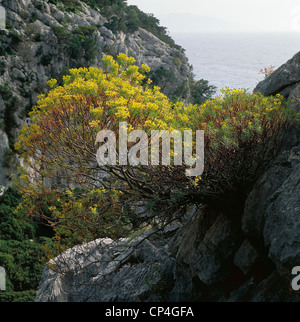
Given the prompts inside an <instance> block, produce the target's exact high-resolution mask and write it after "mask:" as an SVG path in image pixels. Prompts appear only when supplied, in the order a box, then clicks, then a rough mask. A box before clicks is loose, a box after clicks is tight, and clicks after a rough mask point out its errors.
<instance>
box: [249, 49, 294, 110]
mask: <svg viewBox="0 0 300 322" xmlns="http://www.w3.org/2000/svg"><path fill="white" fill-rule="evenodd" d="M254 92H261V93H262V94H264V95H266V96H269V95H276V94H281V95H283V96H284V97H285V98H286V99H287V100H288V101H289V102H291V104H292V107H293V108H294V109H295V110H297V111H300V99H299V97H300V52H299V53H297V54H296V55H295V56H294V57H293V58H292V59H290V60H289V61H288V62H287V63H285V64H283V65H282V66H281V67H279V68H278V69H277V70H276V71H275V72H274V73H272V74H271V75H270V76H269V77H267V78H266V79H265V80H263V81H261V82H260V83H259V84H258V85H257V86H256V88H255V89H254Z"/></svg>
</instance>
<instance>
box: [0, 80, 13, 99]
mask: <svg viewBox="0 0 300 322" xmlns="http://www.w3.org/2000/svg"><path fill="white" fill-rule="evenodd" d="M0 94H1V96H2V98H3V99H4V100H7V99H9V98H10V97H11V95H12V91H11V89H10V87H9V85H8V84H7V83H2V84H1V85H0Z"/></svg>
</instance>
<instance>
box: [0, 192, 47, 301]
mask: <svg viewBox="0 0 300 322" xmlns="http://www.w3.org/2000/svg"><path fill="white" fill-rule="evenodd" d="M20 202H21V195H20V193H19V192H17V191H16V190H13V189H12V188H9V189H8V190H7V191H6V192H5V193H4V194H3V195H2V196H0V266H2V267H4V268H5V270H6V291H5V292H0V302H32V301H33V300H34V297H35V293H36V289H37V287H38V284H39V280H40V278H41V273H42V270H43V267H44V262H43V261H42V259H43V258H44V259H46V258H47V257H48V254H49V251H48V250H51V249H52V248H51V244H52V241H51V239H49V238H46V237H41V235H44V233H45V231H44V230H43V229H42V230H41V229H40V228H39V225H38V223H37V222H36V220H35V219H34V218H33V217H32V216H29V217H27V218H26V215H25V214H24V213H16V210H17V209H18V205H19V203H20ZM48 236H49V237H51V234H48ZM46 244H47V245H48V246H47V247H45V245H46Z"/></svg>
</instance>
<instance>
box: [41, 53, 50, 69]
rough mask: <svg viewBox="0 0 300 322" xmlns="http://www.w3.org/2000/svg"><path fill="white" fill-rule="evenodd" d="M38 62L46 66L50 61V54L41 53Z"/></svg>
mask: <svg viewBox="0 0 300 322" xmlns="http://www.w3.org/2000/svg"><path fill="white" fill-rule="evenodd" d="M40 63H41V64H42V65H43V66H48V65H49V64H50V63H51V56H50V55H43V56H42V57H41V60H40Z"/></svg>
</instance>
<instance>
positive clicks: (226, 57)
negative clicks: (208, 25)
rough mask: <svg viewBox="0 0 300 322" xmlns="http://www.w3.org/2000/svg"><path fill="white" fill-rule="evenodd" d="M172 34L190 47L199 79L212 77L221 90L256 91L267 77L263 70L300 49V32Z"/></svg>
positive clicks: (214, 83)
mask: <svg viewBox="0 0 300 322" xmlns="http://www.w3.org/2000/svg"><path fill="white" fill-rule="evenodd" d="M171 36H172V38H173V39H174V40H175V41H176V43H177V44H179V45H180V46H182V47H183V48H184V49H185V50H186V55H187V57H188V58H189V62H190V64H191V65H193V68H194V70H193V72H194V74H195V76H196V77H195V78H196V79H206V80H208V81H209V82H210V84H212V85H215V86H216V87H217V88H218V90H220V89H221V88H225V87H229V88H231V89H236V88H246V89H249V90H250V91H252V90H253V89H254V88H255V86H256V85H257V83H258V82H259V81H261V80H262V79H264V76H263V75H262V74H259V71H260V69H262V68H264V67H269V66H271V65H273V66H275V69H276V68H278V67H280V66H281V65H282V64H284V63H285V62H286V61H288V60H289V59H291V58H292V57H293V56H294V55H295V54H296V53H297V52H299V51H300V33H269V34H266V33H255V34H252V33H236V34H235V33H228V34H226V33H218V34H213V33H211V34H204V33H198V34H196V33H194V34H172V35H171ZM299 72H300V71H299ZM217 94H219V91H218V92H217Z"/></svg>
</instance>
